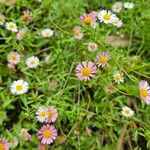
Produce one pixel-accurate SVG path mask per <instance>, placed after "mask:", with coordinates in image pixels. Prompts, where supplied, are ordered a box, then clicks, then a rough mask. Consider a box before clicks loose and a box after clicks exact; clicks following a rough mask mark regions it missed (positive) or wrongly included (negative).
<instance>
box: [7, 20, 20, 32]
mask: <svg viewBox="0 0 150 150" xmlns="http://www.w3.org/2000/svg"><path fill="white" fill-rule="evenodd" d="M5 26H6V29H7V30H10V31H12V32H18V29H17V25H16V24H15V23H14V22H6V25H5Z"/></svg>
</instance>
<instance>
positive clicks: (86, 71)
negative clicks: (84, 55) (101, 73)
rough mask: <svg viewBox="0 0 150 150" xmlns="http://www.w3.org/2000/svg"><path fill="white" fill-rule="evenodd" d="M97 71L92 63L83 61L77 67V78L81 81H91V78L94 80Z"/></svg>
mask: <svg viewBox="0 0 150 150" xmlns="http://www.w3.org/2000/svg"><path fill="white" fill-rule="evenodd" d="M96 73H97V71H96V66H95V64H94V63H93V62H91V61H83V62H81V63H80V64H78V65H77V67H76V76H77V77H78V78H79V79H80V80H85V81H87V80H90V78H94V77H95V74H96Z"/></svg>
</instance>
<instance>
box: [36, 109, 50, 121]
mask: <svg viewBox="0 0 150 150" xmlns="http://www.w3.org/2000/svg"><path fill="white" fill-rule="evenodd" d="M36 115H37V119H38V121H39V122H45V121H46V119H47V117H48V108H47V107H45V106H41V107H39V109H38V110H37V112H36Z"/></svg>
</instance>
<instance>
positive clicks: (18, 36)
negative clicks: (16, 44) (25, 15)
mask: <svg viewBox="0 0 150 150" xmlns="http://www.w3.org/2000/svg"><path fill="white" fill-rule="evenodd" d="M25 33H26V31H25V29H20V30H19V31H18V33H17V40H19V41H20V40H22V39H23V38H24V36H25Z"/></svg>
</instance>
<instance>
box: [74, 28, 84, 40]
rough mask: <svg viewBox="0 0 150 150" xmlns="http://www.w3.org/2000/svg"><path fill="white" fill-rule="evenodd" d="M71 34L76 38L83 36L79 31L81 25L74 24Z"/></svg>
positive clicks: (79, 38)
mask: <svg viewBox="0 0 150 150" xmlns="http://www.w3.org/2000/svg"><path fill="white" fill-rule="evenodd" d="M73 35H74V37H75V38H76V39H78V40H81V39H82V38H83V33H82V31H81V27H80V26H75V27H74V28H73Z"/></svg>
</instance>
